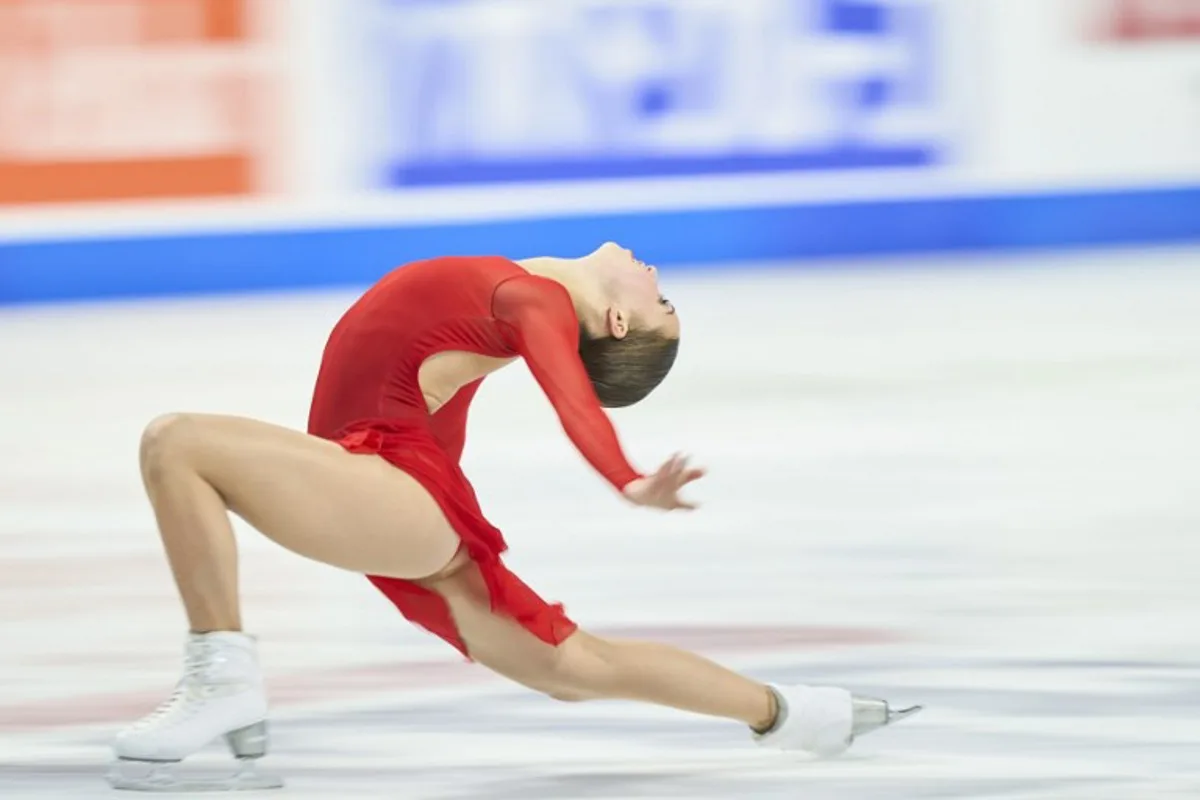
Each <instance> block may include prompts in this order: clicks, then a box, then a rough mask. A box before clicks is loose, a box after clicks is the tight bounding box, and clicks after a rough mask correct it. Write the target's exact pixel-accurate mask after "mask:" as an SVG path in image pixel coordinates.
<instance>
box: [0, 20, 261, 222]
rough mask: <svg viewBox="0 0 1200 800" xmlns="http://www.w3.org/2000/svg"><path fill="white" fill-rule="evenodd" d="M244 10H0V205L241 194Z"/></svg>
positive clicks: (255, 98)
mask: <svg viewBox="0 0 1200 800" xmlns="http://www.w3.org/2000/svg"><path fill="white" fill-rule="evenodd" d="M253 2H254V0H0V204H14V203H53V202H67V201H84V200H93V201H94V200H119V199H139V198H141V199H145V198H166V197H172V198H187V197H192V198H194V197H211V196H230V195H245V194H251V193H254V192H256V191H258V190H259V181H258V180H257V179H256V175H257V174H258V172H259V166H260V165H259V164H258V161H259V159H260V153H261V152H262V145H263V129H264V124H263V123H264V122H265V120H264V115H263V110H264V108H267V107H269V106H270V102H269V100H270V96H269V87H268V85H267V84H266V82H265V80H264V79H263V77H262V76H263V74H264V73H263V70H262V69H261V67H260V65H259V61H258V60H257V57H258V56H259V55H260V49H261V46H262V42H261V37H260V36H258V35H256V34H255V33H254V29H255V26H254V25H253V24H252V23H253V20H252V18H251V11H252V4H253Z"/></svg>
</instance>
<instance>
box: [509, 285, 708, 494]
mask: <svg viewBox="0 0 1200 800" xmlns="http://www.w3.org/2000/svg"><path fill="white" fill-rule="evenodd" d="M492 310H493V313H494V314H495V315H496V318H497V319H499V320H501V321H502V322H505V323H507V324H508V325H509V327H510V329H511V330H512V333H513V344H514V346H515V347H516V349H517V351H518V352H519V353H521V355H522V357H523V358H524V359H525V362H526V363H527V364H528V365H529V371H530V372H531V373H532V374H533V377H534V379H535V380H536V381H537V382H538V385H539V386H540V387H541V388H542V391H543V392H544V393H545V395H546V397H547V398H548V399H549V400H550V403H551V405H553V406H554V410H555V413H557V414H558V418H559V420H560V421H561V422H562V426H563V429H564V430H565V431H566V433H567V436H568V437H569V438H570V439H571V442H572V443H573V444H574V445H575V447H576V448H577V449H578V450H579V452H580V453H581V454H582V455H583V457H584V458H585V459H587V461H588V463H590V464H591V465H592V466H593V467H594V468H595V469H596V471H597V472H599V473H600V474H601V475H602V476H603V477H604V478H605V479H606V480H607V481H608V482H609V483H611V484H612V485H613V487H614V488H616V489H617V490H618V491H620V492H621V493H622V494H623V495H624V496H625V497H626V498H627V499H628V500H630V501H631V502H633V503H636V504H637V505H643V506H653V507H656V508H663V509H676V508H691V507H693V506H692V504H690V503H687V502H685V501H683V500H681V499H680V498H679V496H678V492H679V490H680V489H681V488H682V487H683V486H685V485H687V484H688V483H691V482H692V481H695V480H697V479H699V478H700V477H701V476H703V474H704V471H703V470H699V469H692V468H689V467H688V465H687V460H686V459H681V458H679V457H672V458H671V459H670V460H668V461H667V462H666V463H665V464H664V465H663V466H662V468H660V469H659V470H658V471H657V472H655V473H654V474H653V475H650V476H645V475H642V474H641V473H640V472H638V471H637V470H636V469H634V468H633V467H632V466H631V465H630V464H629V461H628V459H627V458H626V457H625V454H624V452H623V451H622V449H621V443H620V440H619V439H618V437H617V433H616V430H615V429H614V428H613V424H612V421H611V420H610V419H609V417H608V414H607V413H606V412H605V411H604V408H603V407H602V406H601V405H600V400H599V399H598V398H597V396H596V391H595V389H594V388H593V386H592V382H591V379H590V378H589V377H588V374H587V370H586V369H585V367H584V366H583V362H582V361H581V360H580V358H579V320H578V318H577V317H576V315H575V309H574V306H573V305H572V304H571V296H570V295H569V294H568V293H567V291H566V290H565V289H564V288H563V287H562V286H561V285H559V284H557V283H555V282H554V281H551V280H547V279H545V278H541V277H537V276H533V275H530V276H520V277H516V278H510V279H509V280H506V281H505V282H504V283H502V284H501V285H500V286H499V287H498V288H497V289H496V293H495V296H494V298H493V303H492Z"/></svg>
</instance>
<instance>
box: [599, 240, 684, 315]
mask: <svg viewBox="0 0 1200 800" xmlns="http://www.w3.org/2000/svg"><path fill="white" fill-rule="evenodd" d="M591 258H592V260H593V262H594V264H595V268H596V269H597V270H599V271H600V272H601V277H602V279H603V282H604V285H605V288H606V290H607V293H608V297H609V301H610V308H609V310H608V315H607V322H608V328H609V331H608V332H609V334H610V335H612V336H614V337H616V338H618V339H619V338H622V337H624V336H625V335H626V333H627V332H628V330H629V329H630V328H637V329H639V330H648V331H655V332H657V333H660V334H662V335H663V336H665V337H666V338H668V339H678V338H679V316H678V315H677V314H676V313H675V306H673V305H672V304H671V302H670V301H669V300H668V299H667V298H666V297H665V296H664V295H663V292H662V289H661V288H660V287H659V285H658V270H657V269H656V268H655V267H652V266H649V265H648V264H645V263H643V262H642V261H639V260H638V259H637V258H636V257H635V256H634V254H633V252H632V251H630V250H627V249H626V248H624V247H621V246H620V245H618V244H616V243H614V242H607V243H605V244H603V245H601V246H600V247H599V248H598V249H597V250H596V251H595V252H594V253H592V255H591Z"/></svg>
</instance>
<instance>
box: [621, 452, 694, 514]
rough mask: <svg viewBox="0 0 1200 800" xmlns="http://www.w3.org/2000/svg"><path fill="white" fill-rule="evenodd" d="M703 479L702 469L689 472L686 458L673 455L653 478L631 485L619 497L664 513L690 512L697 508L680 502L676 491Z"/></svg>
mask: <svg viewBox="0 0 1200 800" xmlns="http://www.w3.org/2000/svg"><path fill="white" fill-rule="evenodd" d="M703 476H704V470H703V469H695V468H693V469H689V468H688V459H687V457H686V456H681V455H679V454H675V455H673V456H671V457H670V458H669V459H667V462H666V463H665V464H663V465H662V466H661V467H659V468H658V471H657V472H655V473H654V474H653V475H648V476H646V477H645V478H638V479H637V480H635V481H631V482H630V483H629V484H627V485H626V486H625V488H624V490H622V492H621V493H622V494H623V495H624V496H625V498H626V499H627V500H629V502H631V503H633V504H634V505H638V506H646V507H649V508H661V509H663V510H665V511H675V510H676V509H685V510H688V511H691V510H692V509H694V508H696V504H695V503H689V502H687V501H686V500H683V499H682V498H680V497H679V490H680V489H682V488H683V487H684V486H687V485H688V484H689V483H691V482H692V481H695V480H698V479H700V478H702V477H703Z"/></svg>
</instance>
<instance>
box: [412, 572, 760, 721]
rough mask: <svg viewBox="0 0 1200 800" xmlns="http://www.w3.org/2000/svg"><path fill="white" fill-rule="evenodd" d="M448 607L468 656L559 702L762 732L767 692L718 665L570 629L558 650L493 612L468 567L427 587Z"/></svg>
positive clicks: (652, 645) (675, 651)
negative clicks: (672, 714) (643, 707)
mask: <svg viewBox="0 0 1200 800" xmlns="http://www.w3.org/2000/svg"><path fill="white" fill-rule="evenodd" d="M427 585H429V586H430V588H432V589H433V590H434V591H436V592H438V593H439V594H441V595H442V596H443V597H444V598H445V599H446V602H447V603H448V604H449V606H450V611H451V613H452V614H453V615H454V620H455V623H456V625H457V626H458V629H459V633H460V634H461V635H462V637H463V640H464V641H465V642H466V643H467V649H468V650H469V652H470V654H471V657H472V658H474V659H475V660H476V661H478V662H479V663H481V664H483V665H484V666H486V667H488V668H490V669H492V670H494V671H496V672H498V673H500V674H501V675H504V676H505V677H508V678H510V679H512V680H515V681H517V682H518V683H521V684H523V685H525V686H528V687H530V688H532V689H534V690H536V691H540V692H543V693H545V694H547V695H550V696H551V697H555V698H557V699H560V700H568V701H574V700H593V699H623V700H637V701H641V702H645V703H653V704H656V705H662V706H669V707H671V708H677V709H680V710H683V711H691V712H694V713H697V714H705V715H708V716H714V717H723V718H726V719H731V720H737V721H740V722H744V723H745V724H747V725H749V726H750V727H752V728H754V729H756V730H765V729H767V728H769V727H770V726H771V725H772V723H773V722H774V720H775V715H776V713H777V708H776V704H775V703H776V701H775V695H774V693H773V692H772V691H771V690H770V689H768V688H767V687H766V686H765V685H764V684H761V683H758V682H756V681H753V680H751V679H749V678H746V677H744V676H742V675H739V674H738V673H736V672H732V671H730V670H728V669H726V668H725V667H722V666H720V665H718V664H715V663H713V662H712V661H709V660H708V659H706V658H702V657H701V656H698V655H696V654H694V653H689V652H686V651H684V650H680V649H678V648H675V647H670V646H668V645H664V644H656V643H651V642H619V641H608V640H605V639H601V638H599V637H596V636H593V635H591V634H588V633H585V632H583V631H577V632H576V633H575V634H573V635H572V636H570V637H569V638H568V639H567V640H566V641H564V642H563V643H562V644H560V645H559V646H558V647H554V646H552V645H549V644H546V643H545V642H543V641H541V640H540V639H538V638H537V637H535V636H533V635H532V634H530V633H529V632H528V631H526V630H525V629H524V628H522V627H521V626H520V625H518V624H517V623H516V622H514V621H512V620H510V619H507V618H505V617H501V616H497V615H496V614H494V613H492V611H491V607H490V605H489V601H488V598H487V593H486V589H485V587H484V585H483V580H482V578H481V577H480V576H479V573H478V570H477V569H476V568H475V567H474V566H470V567H467V568H466V569H463V570H462V571H460V572H458V573H456V574H454V575H453V576H452V577H449V578H445V579H440V580H437V581H431V582H428V584H427Z"/></svg>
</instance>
